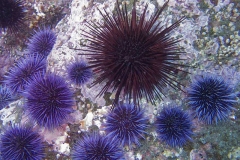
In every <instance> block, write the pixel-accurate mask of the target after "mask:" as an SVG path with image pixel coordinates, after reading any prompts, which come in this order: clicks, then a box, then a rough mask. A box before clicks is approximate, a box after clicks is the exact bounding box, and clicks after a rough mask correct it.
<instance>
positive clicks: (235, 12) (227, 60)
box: [0, 0, 240, 160]
mask: <svg viewBox="0 0 240 160" xmlns="http://www.w3.org/2000/svg"><path fill="white" fill-rule="evenodd" d="M164 2H165V1H164V0H138V1H137V2H136V8H137V14H141V11H142V10H143V9H144V6H145V5H146V4H148V10H147V14H146V16H147V17H150V16H151V15H152V14H153V13H154V12H155V11H156V9H158V8H159V7H161V6H162V5H163V4H164ZM120 3H126V4H127V6H128V9H129V11H130V9H131V6H132V4H133V1H132V0H130V1H126V2H125V1H121V2H120ZM24 5H25V7H26V8H27V11H28V14H29V15H30V17H31V18H30V19H28V21H29V22H27V23H28V26H29V28H27V29H26V31H27V33H28V32H29V33H28V34H24V35H16V36H19V37H22V36H23V38H17V37H16V38H15V39H14V38H13V37H12V36H8V35H7V34H5V33H4V32H2V33H0V36H1V39H0V44H1V45H0V80H1V79H3V76H4V74H6V72H7V71H8V69H9V67H11V65H12V64H13V62H14V61H15V60H16V59H18V58H19V57H21V56H22V54H23V53H24V50H25V49H26V42H27V39H28V38H29V37H30V36H31V33H32V31H33V30H34V29H36V28H38V27H39V26H51V27H52V28H53V31H54V32H55V33H56V35H57V41H56V43H55V45H54V48H53V50H52V52H51V53H50V55H49V56H48V71H50V72H55V73H57V74H59V75H61V76H63V77H66V66H67V65H68V64H69V62H71V61H73V60H75V59H76V58H79V57H80V56H79V55H78V54H79V53H80V52H82V51H78V50H74V48H75V49H81V48H82V47H83V44H84V43H86V37H84V36H83V35H82V33H83V30H88V28H87V27H86V23H87V22H89V21H93V22H101V21H102V17H101V15H100V13H99V11H98V10H97V8H98V9H100V10H102V9H103V8H104V9H106V11H107V12H108V13H112V12H113V11H114V9H115V5H116V1H115V0H72V1H71V0H52V1H46V0H38V1H31V0H26V1H25V3H24ZM184 16H185V17H186V19H185V20H184V21H183V22H182V23H181V24H180V26H179V27H178V28H177V29H175V30H174V32H173V34H172V36H173V37H181V41H180V42H179V43H178V44H179V47H181V48H183V49H184V51H185V53H184V54H182V55H181V56H180V58H182V59H184V60H182V61H181V63H182V64H186V65H188V66H189V67H187V68H186V69H185V70H186V71H188V74H185V73H180V74H179V75H178V81H181V83H182V84H183V85H184V86H186V87H188V86H189V84H190V82H191V80H192V79H194V77H195V76H196V75H199V74H202V73H206V72H207V73H214V74H218V75H221V76H222V77H223V78H224V79H226V80H229V81H231V83H232V86H233V87H234V91H235V92H239V91H240V85H239V80H240V63H239V60H240V43H239V42H240V31H239V30H240V2H239V0H170V1H169V3H168V7H167V9H165V10H164V11H163V13H162V14H161V16H160V19H159V21H163V25H166V26H167V25H170V24H172V23H173V22H174V21H176V20H177V19H179V17H184ZM82 58H84V56H83V57H82ZM71 89H72V90H73V91H74V96H75V100H76V106H74V109H75V112H74V113H72V114H71V116H72V119H71V120H70V121H69V123H68V124H65V125H64V126H62V127H61V128H60V129H56V130H54V131H47V130H45V129H44V128H40V129H39V132H40V134H41V135H42V136H43V137H44V140H45V143H46V146H47V147H46V157H45V159H49V160H55V159H62V160H65V159H70V156H69V154H70V148H71V147H72V145H73V143H74V141H75V140H76V139H77V138H78V137H81V132H92V131H95V130H100V132H103V130H102V123H103V121H104V119H105V115H106V113H107V112H108V111H109V109H110V108H111V103H110V99H112V98H114V93H112V94H111V93H109V94H106V95H104V96H102V97H97V98H96V95H97V93H98V92H99V91H100V89H101V85H96V86H94V87H92V88H90V83H89V84H87V85H85V86H82V87H78V86H74V85H71ZM182 90H183V91H185V90H186V88H185V87H182ZM183 91H181V90H174V89H172V88H166V89H165V90H164V93H165V95H166V96H165V97H163V99H162V100H161V101H158V102H156V105H152V104H150V103H147V102H146V101H145V100H144V99H143V100H142V101H141V103H140V104H141V106H142V107H143V108H145V112H146V113H145V114H146V116H147V117H148V118H149V119H150V122H149V123H150V126H152V127H149V129H148V130H147V132H148V133H149V134H148V135H146V139H145V140H142V141H141V146H135V147H133V148H132V149H129V148H127V147H126V148H124V153H125V158H126V159H128V160H141V159H142V160H165V159H166V160H167V159H173V160H175V159H176V160H177V159H178V160H185V159H186V160H187V159H191V160H203V159H205V160H206V159H208V160H227V159H231V160H238V159H240V136H239V134H240V120H239V117H240V111H239V100H238V103H237V105H235V108H236V110H235V111H233V112H232V113H231V114H230V115H229V120H228V121H226V122H222V123H219V124H217V125H206V124H203V123H200V122H198V121H197V119H194V126H195V128H194V136H193V141H192V142H189V143H187V144H186V145H185V146H184V147H182V148H171V147H170V146H167V145H166V144H164V143H161V142H160V141H159V140H158V139H157V134H156V131H155V130H154V127H153V123H154V120H155V117H156V115H157V113H158V111H160V110H161V109H162V107H163V106H165V105H168V104H177V105H179V106H183V108H184V109H186V110H187V109H188V105H187V102H186V100H185V99H186V94H185V92H183ZM23 103H24V100H23V99H19V100H17V101H15V102H13V103H11V104H10V105H9V107H7V108H4V109H2V110H1V111H0V117H1V121H0V128H1V130H2V131H3V130H4V128H5V127H6V126H7V125H9V124H24V123H28V122H27V121H28V120H27V116H26V114H24V110H23V109H22V106H23Z"/></svg>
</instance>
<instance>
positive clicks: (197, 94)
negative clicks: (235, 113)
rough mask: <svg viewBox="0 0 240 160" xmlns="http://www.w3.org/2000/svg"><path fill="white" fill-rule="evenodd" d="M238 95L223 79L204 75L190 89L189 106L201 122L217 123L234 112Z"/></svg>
mask: <svg viewBox="0 0 240 160" xmlns="http://www.w3.org/2000/svg"><path fill="white" fill-rule="evenodd" d="M235 103H236V95H235V94H234V93H233V88H231V87H230V86H229V85H228V84H227V83H226V82H225V81H224V80H223V79H222V78H221V77H217V76H207V75H204V76H202V77H200V78H199V79H198V80H195V82H193V83H192V84H191V85H190V87H189V89H188V104H189V106H190V108H191V109H192V110H193V111H194V112H195V114H196V116H197V117H198V119H199V120H201V121H203V122H205V123H207V124H212V123H217V122H219V121H222V120H225V119H227V117H228V114H229V113H230V112H231V111H232V110H234V108H233V105H234V104H235Z"/></svg>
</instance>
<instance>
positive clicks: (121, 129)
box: [105, 104, 147, 146]
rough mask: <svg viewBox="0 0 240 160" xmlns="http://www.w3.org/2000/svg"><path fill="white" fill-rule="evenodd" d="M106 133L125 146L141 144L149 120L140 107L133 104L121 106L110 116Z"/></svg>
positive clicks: (108, 116)
mask: <svg viewBox="0 0 240 160" xmlns="http://www.w3.org/2000/svg"><path fill="white" fill-rule="evenodd" d="M105 126H106V127H105V131H106V133H107V135H108V137H110V138H111V139H116V140H118V141H119V142H120V143H121V144H122V145H123V146H124V145H128V146H131V144H133V143H135V144H138V145H139V144H140V142H139V139H140V138H144V134H145V133H146V132H145V130H146V128H147V118H145V117H144V112H143V110H142V109H140V108H139V107H137V106H135V105H132V104H119V105H117V106H116V107H115V108H114V109H113V110H112V111H111V112H110V113H109V114H108V115H107V120H106V124H105Z"/></svg>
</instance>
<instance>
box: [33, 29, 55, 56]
mask: <svg viewBox="0 0 240 160" xmlns="http://www.w3.org/2000/svg"><path fill="white" fill-rule="evenodd" d="M55 42H56V35H55V33H54V32H53V31H52V30H50V29H49V28H46V29H43V30H38V31H36V32H35V34H34V35H33V36H32V38H31V39H30V40H29V44H28V50H29V53H30V54H40V55H42V56H44V57H47V56H48V55H49V53H50V52H51V51H52V48H53V46H54V44H55Z"/></svg>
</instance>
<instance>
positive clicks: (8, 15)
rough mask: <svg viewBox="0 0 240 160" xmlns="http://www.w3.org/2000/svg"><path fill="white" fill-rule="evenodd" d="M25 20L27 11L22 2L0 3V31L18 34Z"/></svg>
mask: <svg viewBox="0 0 240 160" xmlns="http://www.w3.org/2000/svg"><path fill="white" fill-rule="evenodd" d="M24 19H25V9H24V7H23V2H22V1H21V0H1V1H0V31H1V29H3V30H5V29H9V30H10V32H12V33H16V32H18V31H19V28H21V26H22V25H23V21H24Z"/></svg>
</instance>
